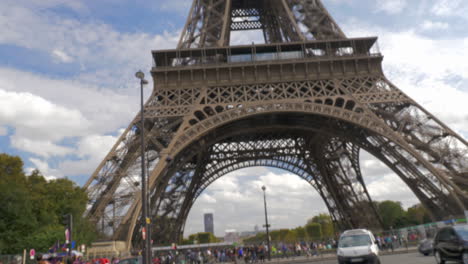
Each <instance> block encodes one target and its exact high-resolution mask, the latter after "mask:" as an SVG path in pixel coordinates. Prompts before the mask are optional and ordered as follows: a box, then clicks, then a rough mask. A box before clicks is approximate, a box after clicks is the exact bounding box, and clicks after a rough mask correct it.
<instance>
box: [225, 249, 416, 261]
mask: <svg viewBox="0 0 468 264" xmlns="http://www.w3.org/2000/svg"><path fill="white" fill-rule="evenodd" d="M417 251H418V248H417V247H408V248H398V249H395V250H393V251H392V250H382V251H380V255H381V256H384V255H396V254H406V253H413V252H417ZM336 258H337V256H336V253H328V254H321V255H319V256H314V257H307V256H300V257H289V258H273V259H272V260H271V261H265V263H266V264H268V263H271V264H276V263H310V262H318V261H324V260H333V259H336ZM256 263H261V262H259V261H257V262H256ZM229 264H233V263H232V262H231V263H229ZM237 264H244V261H239V262H237Z"/></svg>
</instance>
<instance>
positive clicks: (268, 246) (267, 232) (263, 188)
mask: <svg viewBox="0 0 468 264" xmlns="http://www.w3.org/2000/svg"><path fill="white" fill-rule="evenodd" d="M262 190H263V204H264V206H265V225H264V226H265V227H266V236H267V248H268V260H269V261H270V260H271V247H270V231H269V227H270V225H269V224H268V216H267V205H266V193H265V191H266V187H265V186H262Z"/></svg>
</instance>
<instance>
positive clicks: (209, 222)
mask: <svg viewBox="0 0 468 264" xmlns="http://www.w3.org/2000/svg"><path fill="white" fill-rule="evenodd" d="M204 218H205V232H208V233H211V234H213V235H214V223H213V222H214V220H213V214H212V213H209V214H205V215H204Z"/></svg>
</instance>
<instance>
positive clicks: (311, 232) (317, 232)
mask: <svg viewBox="0 0 468 264" xmlns="http://www.w3.org/2000/svg"><path fill="white" fill-rule="evenodd" d="M305 230H306V232H307V235H308V236H309V238H311V239H312V240H320V239H322V226H321V225H320V224H318V223H310V224H307V225H306V226H305Z"/></svg>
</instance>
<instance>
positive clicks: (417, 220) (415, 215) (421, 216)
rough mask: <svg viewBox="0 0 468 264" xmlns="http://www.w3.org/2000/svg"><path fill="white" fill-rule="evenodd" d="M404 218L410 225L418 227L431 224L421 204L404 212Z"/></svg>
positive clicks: (429, 217)
mask: <svg viewBox="0 0 468 264" xmlns="http://www.w3.org/2000/svg"><path fill="white" fill-rule="evenodd" d="M406 218H407V219H408V223H409V224H410V225H420V224H424V223H429V222H432V221H431V220H432V219H431V216H430V215H429V213H428V212H427V210H426V208H424V206H422V204H417V205H414V206H412V207H410V208H408V210H407V211H406Z"/></svg>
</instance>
